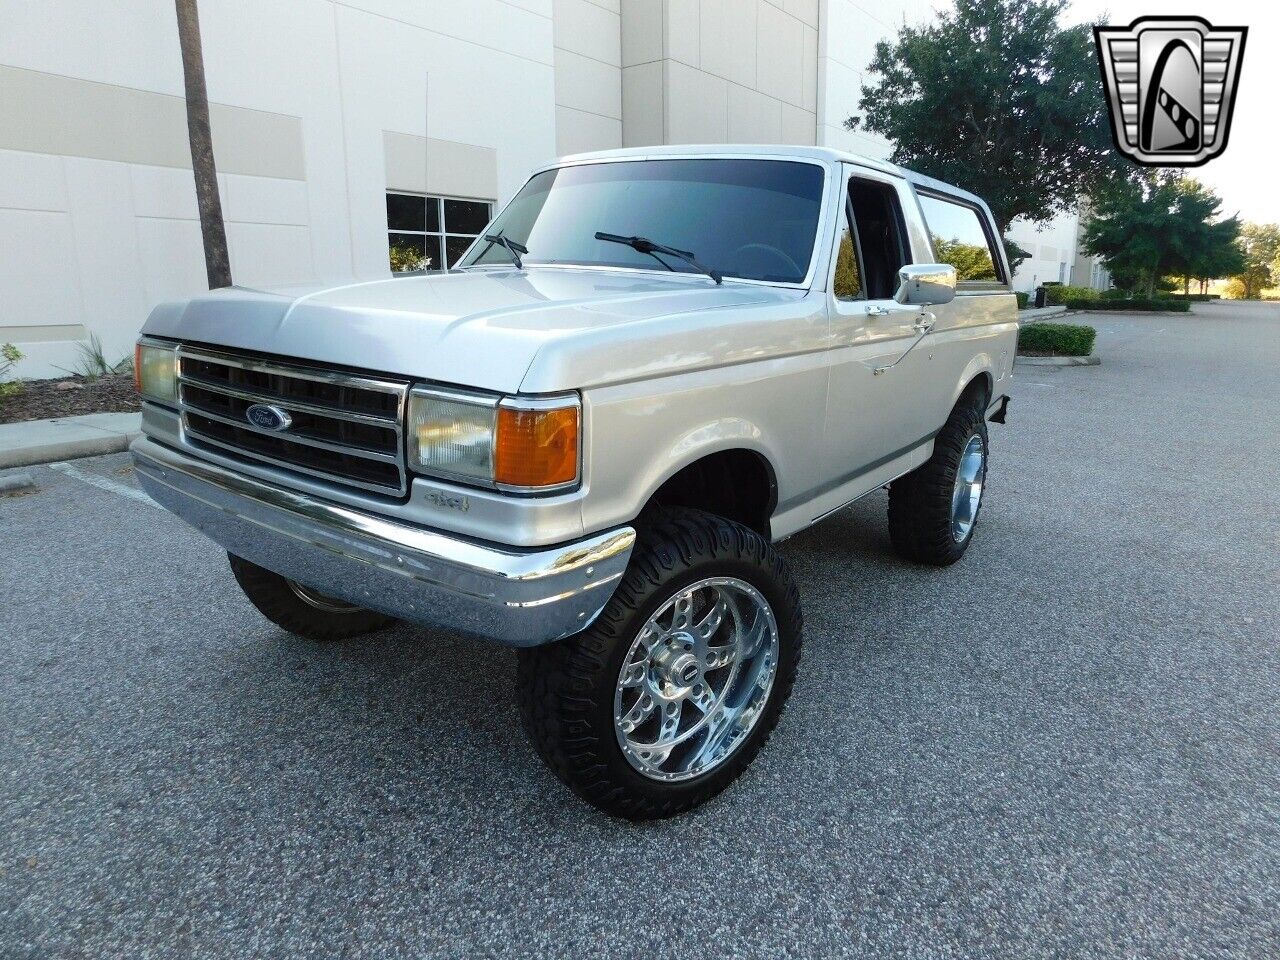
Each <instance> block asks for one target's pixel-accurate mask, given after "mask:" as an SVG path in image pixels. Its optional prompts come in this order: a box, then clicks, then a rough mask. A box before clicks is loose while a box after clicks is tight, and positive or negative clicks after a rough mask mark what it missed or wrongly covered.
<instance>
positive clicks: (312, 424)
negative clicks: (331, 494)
mask: <svg viewBox="0 0 1280 960" xmlns="http://www.w3.org/2000/svg"><path fill="white" fill-rule="evenodd" d="M178 371H179V378H178V386H179V391H178V402H179V406H180V407H181V410H182V426H183V431H184V433H185V434H186V436H187V438H188V440H190V441H192V442H194V443H196V444H197V445H199V444H206V445H208V446H210V447H212V448H214V449H216V450H217V452H219V453H223V454H227V453H230V454H232V455H235V456H239V457H245V458H247V459H249V460H250V461H257V462H265V463H269V464H271V465H272V466H276V467H283V468H285V469H288V470H295V471H298V472H300V473H305V474H308V475H310V476H315V477H320V478H323V479H325V480H332V481H335V482H338V483H342V484H346V485H348V486H354V487H360V488H362V489H367V490H376V491H379V492H381V493H390V494H404V493H405V491H406V489H407V486H406V474H405V464H404V444H403V442H402V437H401V426H400V425H401V423H402V422H403V414H404V402H405V397H406V395H407V394H408V390H409V385H408V383H405V382H398V381H395V380H382V379H379V378H376V377H368V376H363V375H360V374H351V373H342V372H339V371H335V370H325V369H320V368H314V367H304V366H294V365H292V364H285V363H279V362H277V361H274V360H263V359H259V358H256V357H251V356H244V355H241V354H224V353H215V352H213V351H207V350H202V349H199V348H197V347H186V346H183V347H179V349H178ZM254 404H270V405H271V406H275V407H279V408H280V409H281V410H284V411H286V412H287V413H288V414H289V418H290V424H289V426H288V428H287V429H286V430H281V431H276V430H270V429H266V428H264V427H260V426H257V425H256V424H253V423H250V422H249V420H248V418H247V417H246V415H245V412H246V411H247V410H248V409H249V408H250V407H251V406H253V405H254Z"/></svg>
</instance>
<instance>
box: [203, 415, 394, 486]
mask: <svg viewBox="0 0 1280 960" xmlns="http://www.w3.org/2000/svg"><path fill="white" fill-rule="evenodd" d="M181 407H182V419H183V426H184V427H186V428H187V430H188V431H189V432H191V433H194V434H197V435H202V434H200V428H199V427H192V426H191V425H190V424H188V423H187V422H186V418H187V414H188V413H194V414H195V415H196V416H198V417H204V418H205V419H206V420H216V421H217V422H218V423H225V424H226V425H227V426H229V427H235V428H237V429H239V430H248V431H249V432H250V433H256V434H258V435H259V436H263V437H275V438H276V439H277V440H285V441H288V442H289V443H296V444H299V445H301V446H304V447H315V448H316V449H318V450H329V451H331V452H333V453H343V454H347V455H349V456H353V457H361V458H363V459H365V460H375V461H377V462H378V463H389V464H392V465H393V466H398V465H399V463H400V458H399V457H398V456H397V455H396V454H394V453H383V452H382V451H380V450H370V449H368V448H367V447H349V446H347V445H346V444H342V443H330V442H329V441H328V440H316V439H315V438H314V437H304V436H303V435H302V434H300V433H293V432H291V431H288V430H268V429H266V428H265V427H259V426H258V425H257V424H253V423H250V422H249V421H248V420H232V419H231V418H230V417H224V416H222V415H221V414H218V413H210V412H209V411H207V410H204V409H202V408H200V407H197V406H194V405H192V404H190V403H187V402H186V401H185V400H183V401H182V403H181ZM224 442H225V441H224ZM281 462H287V461H281ZM341 475H342V474H338V476H341Z"/></svg>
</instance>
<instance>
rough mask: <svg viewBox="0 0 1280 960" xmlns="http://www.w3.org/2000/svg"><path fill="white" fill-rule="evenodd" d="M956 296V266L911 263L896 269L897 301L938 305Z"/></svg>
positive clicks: (919, 304)
mask: <svg viewBox="0 0 1280 960" xmlns="http://www.w3.org/2000/svg"><path fill="white" fill-rule="evenodd" d="M955 298H956V268H955V267H953V266H951V264H949V263H911V264H908V265H907V266H905V267H903V268H902V269H901V270H899V271H898V292H897V293H895V294H894V295H893V299H895V300H897V301H898V303H906V304H912V305H914V306H919V307H929V306H939V305H940V304H944V303H950V302H951V301H952V300H954V299H955Z"/></svg>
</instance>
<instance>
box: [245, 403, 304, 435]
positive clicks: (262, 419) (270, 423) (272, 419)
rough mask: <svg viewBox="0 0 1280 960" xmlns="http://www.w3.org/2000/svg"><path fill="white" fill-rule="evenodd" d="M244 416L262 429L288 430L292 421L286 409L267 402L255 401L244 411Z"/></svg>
mask: <svg viewBox="0 0 1280 960" xmlns="http://www.w3.org/2000/svg"><path fill="white" fill-rule="evenodd" d="M244 418H245V419H246V420H248V421H249V422H250V423H252V424H253V425H254V426H255V427H261V428H262V429H263V430H277V431H279V430H288V429H289V425H290V424H292V423H293V418H292V417H291V416H289V414H288V413H287V412H286V411H284V410H281V409H280V408H279V407H277V406H274V405H273V404H269V403H255V404H254V405H253V406H252V407H250V408H249V409H248V410H246V411H245V412H244Z"/></svg>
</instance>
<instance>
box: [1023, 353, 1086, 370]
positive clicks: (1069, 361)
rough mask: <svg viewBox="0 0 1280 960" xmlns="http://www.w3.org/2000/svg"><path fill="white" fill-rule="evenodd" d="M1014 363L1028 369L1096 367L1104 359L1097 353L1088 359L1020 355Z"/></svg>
mask: <svg viewBox="0 0 1280 960" xmlns="http://www.w3.org/2000/svg"><path fill="white" fill-rule="evenodd" d="M1013 362H1014V363H1015V364H1017V365H1019V366H1026V367H1096V366H1097V365H1098V364H1100V363H1101V362H1102V358H1101V357H1100V356H1098V355H1097V354H1096V353H1091V354H1089V356H1087V357H1024V356H1022V355H1021V354H1019V355H1018V356H1016V357H1014V358H1013Z"/></svg>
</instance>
